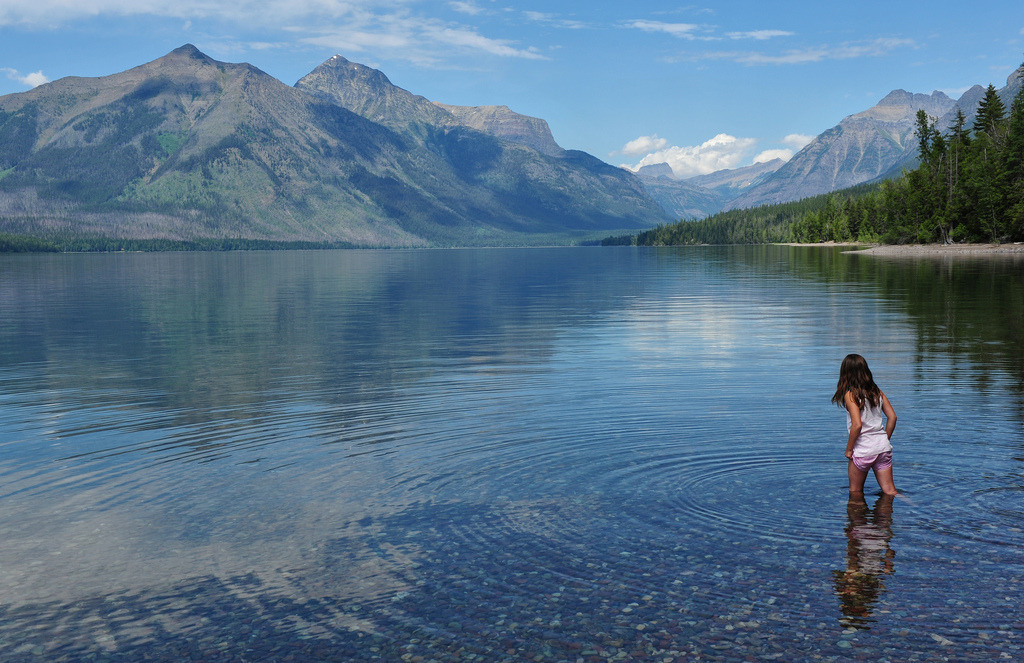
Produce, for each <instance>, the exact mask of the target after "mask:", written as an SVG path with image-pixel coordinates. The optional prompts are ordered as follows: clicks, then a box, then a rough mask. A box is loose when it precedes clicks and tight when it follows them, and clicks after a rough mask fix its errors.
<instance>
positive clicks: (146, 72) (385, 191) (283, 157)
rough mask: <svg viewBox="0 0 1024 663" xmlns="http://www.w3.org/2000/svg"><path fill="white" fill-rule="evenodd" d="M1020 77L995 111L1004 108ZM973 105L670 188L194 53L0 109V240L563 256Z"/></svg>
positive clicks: (893, 160) (855, 158)
mask: <svg viewBox="0 0 1024 663" xmlns="http://www.w3.org/2000/svg"><path fill="white" fill-rule="evenodd" d="M1022 83H1024V67H1022V68H1021V69H1018V70H1017V71H1015V72H1014V73H1013V74H1012V75H1011V76H1010V77H1009V79H1008V80H1007V84H1006V86H1005V87H1004V88H1003V89H1002V90H1000V91H999V94H1000V97H1001V98H1002V99H1003V101H1004V103H1005V104H1006V105H1007V107H1008V106H1009V104H1010V101H1011V99H1012V98H1013V96H1014V95H1015V94H1016V92H1017V90H1019V89H1020V87H1021V85H1022ZM983 94H984V89H983V88H982V87H981V86H975V87H973V88H971V89H970V90H968V91H967V92H966V93H964V94H963V95H962V96H961V97H960V98H959V99H958V100H956V101H954V100H953V99H951V98H949V97H948V96H946V95H945V94H943V93H942V92H933V93H932V94H930V95H925V94H913V93H910V92H906V91H904V90H895V91H893V92H891V93H889V94H888V95H886V96H885V98H883V99H882V100H881V101H879V102H878V104H876V105H875V106H873V107H871V108H869V109H867V110H865V111H863V112H860V113H857V114H854V115H851V116H849V117H847V118H845V119H844V120H842V121H841V122H840V123H839V124H838V125H836V126H835V127H833V128H831V129H829V130H828V131H825V132H824V133H822V134H820V135H819V136H817V137H816V138H814V139H813V140H812V141H811V142H810V143H809V144H808V145H807V146H805V147H804V148H803V149H802V150H801V151H800V152H799V153H797V154H796V155H795V156H794V157H793V158H792V159H790V160H789V161H786V162H783V161H781V160H778V159H776V160H774V161H770V162H767V163H758V164H754V165H752V166H747V167H745V168H737V169H734V170H724V171H719V172H716V173H711V174H708V175H701V176H698V177H694V178H690V179H686V180H680V179H678V178H676V177H675V175H674V173H673V172H672V170H671V168H670V167H669V166H668V164H655V165H651V166H645V167H644V168H641V169H640V170H639V171H638V172H637V173H635V174H634V173H632V172H630V171H629V170H627V169H624V168H617V167H614V166H611V165H609V164H607V163H605V162H604V161H602V160H600V159H597V158H596V157H593V156H591V155H589V154H587V153H585V152H580V151H575V150H565V149H562V147H560V146H559V145H558V143H557V142H556V141H555V139H554V137H553V136H552V135H551V130H550V129H549V127H548V125H547V123H546V122H545V121H544V120H542V119H540V118H535V117H529V116H525V115H521V114H518V113H515V112H513V111H512V110H510V109H509V108H508V107H506V106H475V107H468V106H453V105H446V104H442V103H439V102H436V101H431V100H428V99H426V98H424V97H422V96H418V95H416V94H413V93H412V92H409V91H407V90H404V89H402V88H400V87H398V86H396V85H394V84H392V83H391V81H390V80H389V79H388V78H387V76H386V75H385V74H384V73H383V72H381V71H378V70H376V69H373V68H370V67H367V66H364V65H361V64H358V63H355V62H350V61H349V60H346V59H345V58H343V57H341V56H340V55H336V56H334V57H332V58H330V59H329V60H327V61H326V62H324V63H323V64H321V65H320V66H318V67H317V68H316V69H314V70H313V71H311V72H310V73H309V74H307V75H306V76H303V77H302V78H301V79H300V80H299V81H298V82H297V83H296V84H295V85H294V86H289V85H287V84H285V83H282V82H281V81H279V80H277V79H275V78H273V77H272V76H270V75H268V74H266V73H264V72H263V71H261V70H259V69H257V68H256V67H253V66H252V65H249V64H232V63H225V62H219V61H216V60H214V59H212V58H210V57H208V56H207V55H205V54H203V53H202V52H200V51H199V50H198V49H196V48H195V47H194V46H192V45H185V46H182V47H180V48H178V49H175V50H174V51H172V52H171V53H169V54H167V55H166V56H164V57H162V58H159V59H157V60H154V61H152V62H149V63H147V64H143V65H141V66H138V67H135V68H133V69H130V70H128V71H125V72H121V73H117V74H113V75H110V76H105V77H100V78H79V77H67V78H62V79H60V80H57V81H53V82H51V83H47V84H44V85H41V86H39V87H36V88H34V89H32V90H30V91H28V92H23V93H18V94H10V95H6V96H2V97H0V233H9V234H16V235H24V236H29V237H34V238H39V239H44V240H62V239H74V238H86V239H89V238H110V239H143V240H151V239H164V240H183V241H198V240H225V239H239V240H267V241H286V242H311V243H316V244H321V245H325V244H326V245H346V246H365V247H382V246H392V247H399V246H479V245H524V244H539V243H563V244H564V243H572V242H579V241H587V240H592V239H595V238H598V237H602V236H607V235H610V234H615V233H617V232H620V233H629V232H635V231H637V230H642V229H647V228H650V227H653V226H655V225H657V224H659V223H664V222H667V221H671V220H675V219H678V218H699V217H704V216H708V215H710V214H713V213H715V212H717V211H720V210H723V209H734V208H743V207H754V206H758V205H762V204H769V203H777V202H786V201H790V200H798V199H800V198H804V197H807V196H812V195H817V194H820V193H827V192H830V191H834V190H836V189H841V188H844V187H848V186H852V185H856V184H860V183H863V182H870V181H873V180H878V179H882V178H886V177H892V176H894V175H898V174H899V173H900V172H901V171H902V170H903V169H905V168H912V167H913V166H914V165H915V163H916V149H917V140H916V136H915V121H916V113H917V111H918V110H922V109H923V110H925V112H926V113H928V115H929V116H931V117H933V118H935V120H936V126H937V127H938V128H940V129H945V128H946V127H948V126H949V125H950V124H951V122H952V117H953V114H954V113H955V112H956V110H957V109H961V110H962V111H963V112H964V113H965V115H967V116H968V121H970V119H971V117H972V116H973V114H974V112H975V109H976V107H977V105H978V102H979V100H980V99H981V98H982V96H983Z"/></svg>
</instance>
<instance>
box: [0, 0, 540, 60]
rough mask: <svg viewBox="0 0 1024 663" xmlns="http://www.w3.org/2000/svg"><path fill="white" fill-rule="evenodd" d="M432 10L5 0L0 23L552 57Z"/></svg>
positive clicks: (457, 2)
mask: <svg viewBox="0 0 1024 663" xmlns="http://www.w3.org/2000/svg"><path fill="white" fill-rule="evenodd" d="M448 4H449V7H450V8H452V9H454V10H455V11H457V12H461V13H463V14H468V15H473V14H475V13H479V11H482V10H481V8H480V6H478V5H477V4H476V2H475V0H451V1H450V2H449V3H448ZM427 11H430V10H429V9H428V8H427V5H426V4H417V3H410V2H407V1H406V0H358V1H355V0H240V1H239V2H234V3H227V2H212V1H210V0H178V1H177V2H166V1H165V0H76V1H75V2H69V1H68V0H0V26H5V25H14V24H21V25H26V26H35V27H56V26H60V25H61V24H64V23H67V22H69V21H72V20H75V19H79V18H83V17H92V16H160V17H172V18H180V19H183V20H185V21H188V22H192V23H194V22H195V21H197V20H199V19H221V20H228V21H235V22H239V23H241V24H245V25H249V26H254V25H258V26H263V27H272V28H278V29H283V30H285V31H287V32H290V33H292V34H295V35H299V37H298V39H299V41H300V42H301V43H306V44H314V45H318V46H325V47H328V48H330V49H331V50H334V51H335V52H345V51H354V52H362V51H381V52H379V53H377V55H387V57H389V58H392V59H405V60H409V61H412V62H417V63H421V64H435V63H439V62H443V61H446V60H450V59H451V58H454V57H457V56H465V55H469V56H479V55H481V54H484V55H493V56H497V57H502V58H520V59H528V60H544V59H547V58H546V57H545V56H544V55H542V54H541V53H540V51H539V49H537V48H535V47H532V46H530V45H525V44H521V43H519V42H516V41H514V40H511V39H503V38H496V37H491V36H488V35H486V34H483V33H482V32H481V31H480V30H478V29H477V28H476V27H474V26H472V25H467V24H465V23H460V22H457V21H449V20H442V19H440V18H436V17H434V16H432V15H430V14H428V13H426V12H427ZM384 50H386V51H387V52H386V53H384V52H383V51H384Z"/></svg>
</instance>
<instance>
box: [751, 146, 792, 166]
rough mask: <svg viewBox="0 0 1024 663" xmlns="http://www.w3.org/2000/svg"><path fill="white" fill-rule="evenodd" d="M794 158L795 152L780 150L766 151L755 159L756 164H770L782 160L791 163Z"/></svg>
mask: <svg viewBox="0 0 1024 663" xmlns="http://www.w3.org/2000/svg"><path fill="white" fill-rule="evenodd" d="M792 158H793V150H788V149H780V150H765V151H764V152H761V153H760V154H758V155H757V156H756V157H754V161H753V162H754V163H768V162H769V161H775V160H776V159H782V160H783V161H789V160H790V159H792Z"/></svg>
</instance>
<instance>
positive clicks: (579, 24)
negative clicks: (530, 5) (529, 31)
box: [523, 11, 587, 30]
mask: <svg viewBox="0 0 1024 663" xmlns="http://www.w3.org/2000/svg"><path fill="white" fill-rule="evenodd" d="M523 16H525V17H526V18H528V19H529V20H531V21H534V22H537V23H547V24H549V25H553V26H555V27H559V28H567V29H569V30H579V29H580V28H585V27H587V24H586V23H584V22H583V21H577V20H573V19H567V18H562V17H560V16H558V15H557V14H549V13H547V12H536V11H524V12H523Z"/></svg>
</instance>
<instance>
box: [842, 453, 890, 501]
mask: <svg viewBox="0 0 1024 663" xmlns="http://www.w3.org/2000/svg"><path fill="white" fill-rule="evenodd" d="M846 471H847V473H848V474H849V475H850V494H851V495H861V494H863V493H864V480H865V479H867V478H868V473H867V472H866V471H864V470H861V469H860V468H858V467H857V466H856V465H854V464H853V461H852V460H851V461H848V462H847V468H846ZM890 474H891V473H890Z"/></svg>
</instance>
